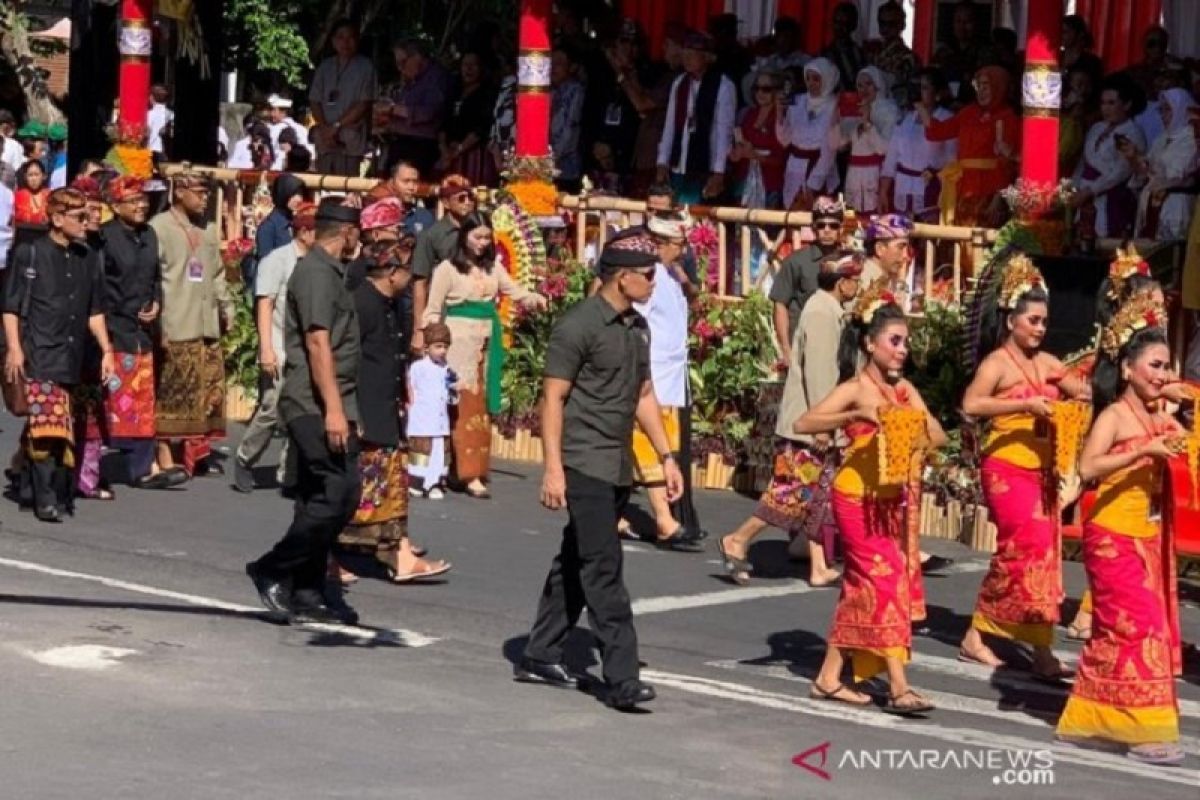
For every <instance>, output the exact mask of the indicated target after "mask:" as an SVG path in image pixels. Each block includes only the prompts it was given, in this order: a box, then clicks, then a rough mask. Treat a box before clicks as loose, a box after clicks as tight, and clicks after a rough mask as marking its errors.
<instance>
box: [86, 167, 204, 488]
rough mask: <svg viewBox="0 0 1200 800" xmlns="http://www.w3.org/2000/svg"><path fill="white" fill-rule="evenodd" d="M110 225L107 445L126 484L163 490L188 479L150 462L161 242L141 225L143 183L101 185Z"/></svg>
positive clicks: (104, 245)
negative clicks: (125, 471)
mask: <svg viewBox="0 0 1200 800" xmlns="http://www.w3.org/2000/svg"><path fill="white" fill-rule="evenodd" d="M105 195H106V197H107V200H108V204H109V206H110V207H111V208H112V210H113V219H111V220H109V221H108V222H106V223H105V224H104V225H102V226H101V228H100V261H101V268H102V272H103V274H104V291H105V299H106V307H107V321H108V333H109V336H111V337H112V342H113V350H115V351H116V358H115V361H116V364H115V368H116V380H114V381H112V384H111V386H110V388H109V391H108V393H107V395H106V398H105V401H106V411H107V414H106V417H107V422H108V435H109V443H110V444H111V445H112V446H113V447H115V448H117V449H119V450H121V451H122V452H123V453H124V454H125V458H126V461H127V463H128V466H129V481H130V484H131V485H133V486H137V487H139V488H143V489H166V488H169V487H172V486H178V485H180V484H182V483H184V482H186V480H187V473H186V472H185V471H184V470H183V468H181V467H176V468H174V469H169V470H160V469H159V468H158V464H157V463H156V462H155V460H154V442H155V438H154V436H155V426H154V340H153V336H154V334H155V331H156V327H155V323H156V322H157V321H158V312H159V311H160V310H161V309H162V266H161V264H160V263H159V260H158V236H157V235H156V234H155V232H154V229H153V228H151V227H150V226H149V225H147V224H146V219H147V216H148V214H149V211H150V200H149V199H148V198H147V197H146V189H145V183H144V181H142V179H141V178H136V177H133V176H122V177H118V178H113V179H112V180H111V181H109V182H108V186H106V187H105Z"/></svg>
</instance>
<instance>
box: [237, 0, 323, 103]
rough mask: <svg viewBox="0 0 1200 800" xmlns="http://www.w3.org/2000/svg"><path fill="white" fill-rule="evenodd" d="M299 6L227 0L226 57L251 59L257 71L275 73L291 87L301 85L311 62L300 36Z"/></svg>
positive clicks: (271, 0) (291, 2) (259, 0)
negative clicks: (228, 46)
mask: <svg viewBox="0 0 1200 800" xmlns="http://www.w3.org/2000/svg"><path fill="white" fill-rule="evenodd" d="M301 5H302V4H301V3H299V2H296V0H289V1H288V2H276V1H275V0H228V2H227V3H226V4H225V24H226V26H227V38H228V40H229V41H232V42H235V44H234V47H233V50H234V52H231V53H230V55H233V54H234V53H236V55H237V56H240V57H244V56H245V55H253V57H254V63H255V66H256V67H257V68H258V69H262V70H275V71H277V72H279V73H280V74H281V75H282V76H283V77H284V79H285V80H287V82H288V83H290V84H292V85H293V86H297V85H300V84H301V83H303V79H304V72H305V71H306V70H307V69H309V68H310V67H311V66H312V62H311V59H310V57H309V51H308V42H307V41H305V39H304V36H303V35H302V34H301V32H300V25H299V21H298V15H299V14H300V12H301V10H302V9H301ZM239 42H240V43H241V46H240V47H239V46H238V44H236V43H239Z"/></svg>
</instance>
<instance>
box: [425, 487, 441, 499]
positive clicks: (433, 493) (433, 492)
mask: <svg viewBox="0 0 1200 800" xmlns="http://www.w3.org/2000/svg"><path fill="white" fill-rule="evenodd" d="M426 496H427V497H428V498H429V499H430V500H441V499H442V498H444V497H445V496H446V495H445V493H444V492H442V490H441V489H439V488H438V487H436V486H435V487H433V488H432V489H430V490H429V494H428V495H426Z"/></svg>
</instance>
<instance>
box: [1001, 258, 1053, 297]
mask: <svg viewBox="0 0 1200 800" xmlns="http://www.w3.org/2000/svg"><path fill="white" fill-rule="evenodd" d="M1034 289H1041V290H1042V291H1043V292H1046V293H1047V294H1049V290H1048V289H1047V288H1046V279H1045V278H1044V277H1042V273H1041V271H1040V270H1039V269H1038V268H1037V267H1035V266H1034V265H1033V262H1032V261H1030V260H1029V256H1027V255H1025V254H1024V253H1018V254H1017V255H1014V256H1013V257H1012V258H1011V259H1009V262H1008V264H1007V265H1006V266H1005V267H1004V277H1003V278H1001V280H1000V293H999V294H998V295H997V297H996V304H997V305H998V306H999V307H1000V308H1002V309H1004V310H1005V311H1012V310H1013V309H1014V308H1016V307H1017V303H1019V302H1021V297H1022V296H1023V295H1025V294H1026V293H1028V292H1032V291H1033V290H1034Z"/></svg>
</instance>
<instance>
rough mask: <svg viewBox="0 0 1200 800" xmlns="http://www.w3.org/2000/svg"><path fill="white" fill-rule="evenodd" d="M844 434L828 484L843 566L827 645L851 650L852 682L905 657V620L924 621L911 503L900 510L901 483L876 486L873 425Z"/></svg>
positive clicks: (908, 631) (908, 628) (908, 642)
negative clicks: (846, 440) (839, 460)
mask: <svg viewBox="0 0 1200 800" xmlns="http://www.w3.org/2000/svg"><path fill="white" fill-rule="evenodd" d="M847 433H848V434H849V435H850V436H851V438H852V443H851V445H850V447H848V448H847V449H846V451H845V454H844V459H845V460H844V462H843V466H842V468H841V469H840V470H839V472H838V475H837V478H835V480H834V486H833V515H834V519H835V520H836V521H837V525H838V532H839V533H840V535H841V541H842V547H843V557H844V560H845V569H844V571H843V573H842V587H841V594H840V595H839V597H838V604H837V608H836V610H835V611H834V615H833V625H832V627H831V628H830V631H829V644H830V646H833V647H838V648H840V649H844V650H850V651H851V659H850V660H851V664H852V667H853V671H854V680H855V681H856V682H858V681H864V680H867V679H869V678H871V677H874V676H875V675H877V674H879V673H880V672H882V671H883V670H884V669H885V668H886V666H887V662H886V659H888V658H896V659H899V660H900V661H901V662H903V663H907V662H908V661H909V660H910V657H911V652H912V623H913V621H914V620H921V619H924V618H925V602H924V596H925V595H924V586H923V584H922V581H921V559H920V554H919V549H918V543H917V526H916V524H915V522H916V521H915V515H914V514H912V513H911V512H912V511H913V509H914V508H915V506H916V504H915V503H909V504H908V507H907V511H908V512H910V513H909V514H906V507H905V504H904V502H903V498H904V491H905V489H906V487H901V486H881V485H879V479H878V475H879V467H878V462H879V445H878V437H877V436H876V433H875V426H873V425H865V424H864V425H854V426H849V427H848V428H847ZM912 488H913V487H912V486H909V487H907V490H908V491H910V492H911V491H912ZM917 490H918V491H919V487H917ZM918 496H919V495H918ZM910 517H912V518H910Z"/></svg>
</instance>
